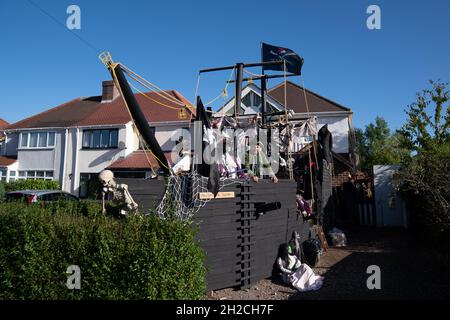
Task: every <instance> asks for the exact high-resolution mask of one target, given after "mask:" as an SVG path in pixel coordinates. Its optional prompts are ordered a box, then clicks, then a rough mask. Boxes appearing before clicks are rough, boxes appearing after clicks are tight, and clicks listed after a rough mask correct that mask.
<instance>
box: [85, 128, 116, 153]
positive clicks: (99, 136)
mask: <svg viewBox="0 0 450 320" xmlns="http://www.w3.org/2000/svg"><path fill="white" fill-rule="evenodd" d="M118 140H119V130H118V129H104V130H83V149H111V148H117V145H118V142H119V141H118Z"/></svg>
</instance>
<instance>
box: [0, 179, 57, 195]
mask: <svg viewBox="0 0 450 320" xmlns="http://www.w3.org/2000/svg"><path fill="white" fill-rule="evenodd" d="M0 184H2V185H3V187H4V190H5V192H10V191H15V190H60V189H61V186H60V185H59V182H58V181H55V180H43V179H37V180H32V179H24V180H16V181H12V182H0Z"/></svg>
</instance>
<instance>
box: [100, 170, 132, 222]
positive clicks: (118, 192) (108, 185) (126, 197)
mask: <svg viewBox="0 0 450 320" xmlns="http://www.w3.org/2000/svg"><path fill="white" fill-rule="evenodd" d="M98 179H99V180H100V183H101V184H102V186H103V188H102V208H103V213H106V209H105V197H106V195H107V194H112V196H113V201H116V202H118V203H120V204H121V209H120V213H121V214H127V212H129V211H135V210H136V209H137V207H138V204H137V203H136V202H134V200H133V197H132V196H131V194H130V192H129V191H128V185H126V184H121V183H117V182H116V180H115V179H114V173H112V171H110V170H103V171H102V172H100V174H99V175H98Z"/></svg>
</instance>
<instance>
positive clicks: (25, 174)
mask: <svg viewBox="0 0 450 320" xmlns="http://www.w3.org/2000/svg"><path fill="white" fill-rule="evenodd" d="M14 177H15V172H14ZM18 179H32V180H38V179H40V180H53V171H44V170H28V171H19V177H18Z"/></svg>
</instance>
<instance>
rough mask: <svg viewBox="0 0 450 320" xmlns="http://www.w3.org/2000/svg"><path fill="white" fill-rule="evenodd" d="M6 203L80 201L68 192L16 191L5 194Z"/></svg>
mask: <svg viewBox="0 0 450 320" xmlns="http://www.w3.org/2000/svg"><path fill="white" fill-rule="evenodd" d="M5 198H6V201H20V200H23V201H25V202H26V203H28V204H31V203H35V202H55V201H60V200H67V201H79V200H80V199H79V198H78V197H76V196H74V195H72V194H70V193H68V192H64V191H59V190H17V191H11V192H8V193H7V194H6V197H5Z"/></svg>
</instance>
